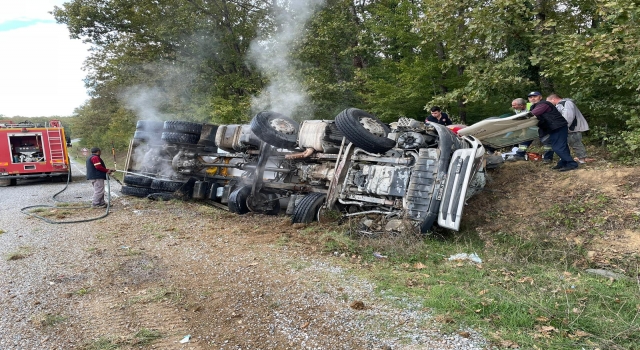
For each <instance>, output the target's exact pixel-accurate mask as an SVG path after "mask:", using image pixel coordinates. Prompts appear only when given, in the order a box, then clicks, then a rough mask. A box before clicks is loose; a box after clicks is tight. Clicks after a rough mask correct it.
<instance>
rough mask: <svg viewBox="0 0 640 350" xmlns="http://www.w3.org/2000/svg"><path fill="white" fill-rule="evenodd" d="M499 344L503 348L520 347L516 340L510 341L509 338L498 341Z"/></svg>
mask: <svg viewBox="0 0 640 350" xmlns="http://www.w3.org/2000/svg"><path fill="white" fill-rule="evenodd" d="M500 346H502V347H503V348H511V349H517V348H519V347H520V345H518V343H516V342H512V341H511V340H503V341H501V342H500Z"/></svg>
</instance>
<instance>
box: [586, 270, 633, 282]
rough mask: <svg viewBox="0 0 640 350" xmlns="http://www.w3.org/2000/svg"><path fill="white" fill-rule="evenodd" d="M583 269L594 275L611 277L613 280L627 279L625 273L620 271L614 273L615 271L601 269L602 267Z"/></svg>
mask: <svg viewBox="0 0 640 350" xmlns="http://www.w3.org/2000/svg"><path fill="white" fill-rule="evenodd" d="M585 271H586V272H588V273H592V274H594V275H599V276H602V277H606V278H612V279H614V280H624V279H627V276H625V275H623V274H621V273H615V272H611V271H607V270H602V269H586V270H585Z"/></svg>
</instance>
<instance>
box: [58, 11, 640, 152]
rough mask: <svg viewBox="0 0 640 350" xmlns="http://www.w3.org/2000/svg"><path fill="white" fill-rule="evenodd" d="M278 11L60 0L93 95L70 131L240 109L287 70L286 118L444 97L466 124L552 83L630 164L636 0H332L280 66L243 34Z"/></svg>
mask: <svg viewBox="0 0 640 350" xmlns="http://www.w3.org/2000/svg"><path fill="white" fill-rule="evenodd" d="M309 6H311V4H309ZM275 9H278V10H287V9H288V7H287V4H277V5H276V4H270V3H256V2H252V1H247V0H240V1H237V2H226V1H222V0H211V1H208V0H207V1H204V0H190V1H182V2H176V1H173V0H71V1H69V2H67V3H65V4H64V5H63V6H62V7H56V8H55V9H54V11H53V13H54V16H55V18H56V19H57V21H58V22H60V23H64V24H66V25H67V27H68V28H69V32H70V34H71V37H72V38H78V39H82V40H85V41H87V42H89V43H91V44H92V45H93V49H92V55H91V57H90V58H89V59H88V60H87V63H86V69H87V72H88V76H87V79H86V82H87V87H88V88H89V89H90V92H91V96H92V98H91V100H90V101H89V102H87V103H86V104H85V105H83V106H81V107H79V108H78V110H77V111H76V113H75V115H74V116H75V117H76V118H74V119H76V120H75V121H74V122H73V123H72V124H73V127H72V130H73V132H74V137H81V138H82V139H83V144H84V145H98V146H103V147H104V146H105V144H107V145H108V144H109V143H110V142H112V141H113V142H115V144H116V145H118V146H120V145H125V144H126V142H127V139H128V138H129V137H131V134H132V132H133V129H134V125H135V121H136V120H137V119H159V120H169V119H182V120H193V121H201V122H213V123H219V124H223V123H239V122H247V121H248V120H250V118H251V116H252V114H251V113H252V112H253V113H255V110H253V111H252V108H251V107H252V106H251V104H252V99H254V98H255V97H256V96H258V95H260V94H263V93H265V87H267V86H268V85H269V84H270V80H271V79H273V78H274V77H277V76H278V75H279V74H282V75H287V77H288V78H291V79H294V80H297V82H298V83H299V84H300V86H301V90H304V91H305V92H306V93H307V95H308V97H309V102H308V103H307V105H305V106H303V110H302V111H301V112H300V115H298V116H293V117H296V118H300V119H301V118H311V117H313V118H323V119H332V118H334V117H335V115H336V114H337V113H339V112H340V111H341V110H343V109H344V108H347V107H358V108H363V109H366V110H369V111H371V112H372V113H375V114H376V115H378V116H379V117H380V118H382V119H383V120H385V121H387V122H391V121H394V120H395V119H397V118H398V117H400V116H407V117H411V118H415V119H419V120H421V119H424V117H426V115H427V113H426V112H425V110H424V109H426V108H429V107H431V106H433V105H439V106H441V107H443V109H444V110H445V111H447V112H449V114H450V115H451V116H452V117H453V118H454V120H455V121H456V122H466V123H472V122H475V121H478V120H481V119H484V118H486V117H490V116H497V115H501V114H503V113H504V112H506V111H508V108H509V103H510V101H511V100H512V99H513V98H516V97H524V96H525V95H526V93H527V92H528V91H531V90H540V91H542V92H543V94H548V93H551V92H556V93H558V94H560V95H561V96H566V97H572V98H573V99H574V100H576V102H577V103H578V105H579V107H580V109H581V110H582V112H583V114H585V116H586V117H587V119H588V121H589V124H590V126H591V129H592V130H594V132H593V135H592V137H591V138H590V139H591V140H593V141H601V142H602V141H604V143H605V144H606V145H607V146H608V148H609V151H611V154H612V155H614V156H615V157H617V158H619V159H621V160H622V161H624V162H627V163H635V162H637V161H635V159H637V158H638V157H637V155H638V154H637V149H638V146H639V144H640V140H639V138H640V137H639V136H638V134H639V132H638V130H639V129H640V125H639V124H640V122H639V121H638V118H639V117H638V112H637V106H638V104H639V103H640V95H638V93H637V92H638V89H639V88H640V73H639V72H640V44H638V43H640V29H639V28H640V26H639V25H638V18H640V8H639V7H638V6H637V4H636V2H634V1H631V2H629V1H622V0H596V1H581V0H580V1H573V2H569V3H566V2H560V1H557V0H542V1H536V2H529V1H525V2H523V1H518V0H491V1H485V2H482V3H478V2H475V1H471V0H463V1H458V2H442V1H439V0H421V1H417V2H412V1H399V0H383V1H375V2H362V3H359V2H353V1H350V0H328V1H327V2H326V4H325V6H324V7H322V8H321V9H319V10H318V11H317V12H316V13H315V15H314V16H312V17H311V19H310V21H309V22H308V23H305V25H304V26H303V27H301V28H302V29H301V30H300V32H299V33H291V34H301V36H300V37H299V38H296V40H292V42H291V45H290V47H287V48H282V49H281V50H288V52H283V53H282V54H283V55H287V57H289V58H291V62H290V65H289V66H287V67H286V69H285V68H282V69H285V70H286V72H285V71H282V72H280V71H277V72H274V71H271V72H263V71H260V69H258V68H259V67H257V66H255V65H254V64H255V63H256V60H255V59H252V58H251V57H250V52H251V45H256V44H257V42H256V41H255V39H256V38H258V37H259V38H262V39H261V40H263V41H264V40H265V38H273V37H275V34H277V33H278V30H279V29H280V27H281V26H280V24H281V23H279V18H289V19H295V18H297V16H296V14H295V13H294V12H295V10H293V9H289V11H290V12H289V13H288V14H287V15H286V16H282V17H278V15H277V14H276V13H275V12H274V10H275ZM264 43H265V42H262V44H264ZM251 62H253V63H251ZM258 63H259V62H258ZM269 69H271V70H274V69H276V68H275V67H271V68H269ZM289 75H291V76H289ZM271 93H273V92H272V91H269V94H271Z"/></svg>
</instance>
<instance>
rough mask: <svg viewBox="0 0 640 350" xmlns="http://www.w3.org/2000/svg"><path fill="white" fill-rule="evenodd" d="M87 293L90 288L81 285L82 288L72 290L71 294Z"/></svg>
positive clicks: (89, 291)
mask: <svg viewBox="0 0 640 350" xmlns="http://www.w3.org/2000/svg"><path fill="white" fill-rule="evenodd" d="M89 293H91V288H85V287H82V288H80V289H78V290H77V291H75V292H73V294H75V295H80V296H82V295H87V294H89Z"/></svg>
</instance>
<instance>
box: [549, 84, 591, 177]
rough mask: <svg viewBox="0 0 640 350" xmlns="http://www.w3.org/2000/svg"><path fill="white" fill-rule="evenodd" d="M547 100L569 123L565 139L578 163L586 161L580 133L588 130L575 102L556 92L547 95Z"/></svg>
mask: <svg viewBox="0 0 640 350" xmlns="http://www.w3.org/2000/svg"><path fill="white" fill-rule="evenodd" d="M547 101H549V102H551V103H553V105H554V106H556V108H557V109H558V111H559V112H560V113H562V116H563V117H564V119H566V120H567V124H569V137H568V139H567V143H568V144H569V147H570V148H571V149H572V150H573V153H575V155H576V157H577V158H578V163H580V164H584V163H586V158H587V149H586V148H585V147H584V144H583V143H582V133H583V132H585V131H587V130H589V124H587V120H586V119H585V118H584V116H583V115H582V113H581V112H580V110H579V109H578V106H576V104H575V102H573V100H572V99H570V98H562V97H560V96H558V95H557V94H551V95H549V96H547Z"/></svg>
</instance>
